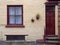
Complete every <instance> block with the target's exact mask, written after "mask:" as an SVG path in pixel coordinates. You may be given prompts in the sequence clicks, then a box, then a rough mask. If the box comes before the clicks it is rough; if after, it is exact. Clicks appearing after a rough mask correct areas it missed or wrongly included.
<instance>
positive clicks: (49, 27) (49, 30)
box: [45, 7, 55, 35]
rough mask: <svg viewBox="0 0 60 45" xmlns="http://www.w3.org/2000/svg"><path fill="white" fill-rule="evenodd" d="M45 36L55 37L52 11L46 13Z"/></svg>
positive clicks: (53, 13) (53, 12)
mask: <svg viewBox="0 0 60 45" xmlns="http://www.w3.org/2000/svg"><path fill="white" fill-rule="evenodd" d="M50 8H51V7H50ZM45 35H55V11H52V10H50V11H49V10H47V11H46V30H45Z"/></svg>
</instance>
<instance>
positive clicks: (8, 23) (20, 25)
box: [6, 5, 24, 27]
mask: <svg viewBox="0 0 60 45" xmlns="http://www.w3.org/2000/svg"><path fill="white" fill-rule="evenodd" d="M9 7H22V15H21V16H22V23H21V24H10V22H9V19H10V18H9ZM15 17H16V15H15ZM6 27H24V25H23V5H7V26H6Z"/></svg>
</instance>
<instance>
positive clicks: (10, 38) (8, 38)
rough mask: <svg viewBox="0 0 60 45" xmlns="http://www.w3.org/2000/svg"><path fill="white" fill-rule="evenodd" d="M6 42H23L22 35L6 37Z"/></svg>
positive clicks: (23, 37)
mask: <svg viewBox="0 0 60 45" xmlns="http://www.w3.org/2000/svg"><path fill="white" fill-rule="evenodd" d="M6 39H7V40H25V36H24V35H7V37H6Z"/></svg>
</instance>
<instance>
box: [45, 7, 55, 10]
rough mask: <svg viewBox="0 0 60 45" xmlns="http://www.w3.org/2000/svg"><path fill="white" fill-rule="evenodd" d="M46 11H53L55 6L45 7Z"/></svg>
mask: <svg viewBox="0 0 60 45" xmlns="http://www.w3.org/2000/svg"><path fill="white" fill-rule="evenodd" d="M46 10H47V11H55V6H46Z"/></svg>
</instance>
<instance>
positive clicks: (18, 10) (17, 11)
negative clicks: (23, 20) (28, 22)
mask: <svg viewBox="0 0 60 45" xmlns="http://www.w3.org/2000/svg"><path fill="white" fill-rule="evenodd" d="M16 15H22V8H21V7H16Z"/></svg>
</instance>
